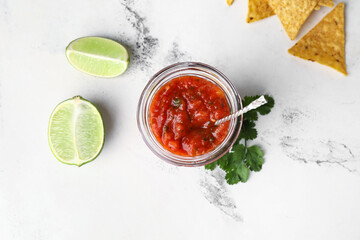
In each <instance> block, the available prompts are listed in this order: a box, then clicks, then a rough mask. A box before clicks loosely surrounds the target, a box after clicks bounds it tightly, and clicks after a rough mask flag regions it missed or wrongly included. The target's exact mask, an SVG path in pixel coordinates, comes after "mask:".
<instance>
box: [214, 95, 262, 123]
mask: <svg viewBox="0 0 360 240" xmlns="http://www.w3.org/2000/svg"><path fill="white" fill-rule="evenodd" d="M266 103H267V101H266V99H265V97H264V95H263V96H261V97H259V98H258V99H256V100H254V101H252V102H251V103H250V104H249V105H247V106H246V107H244V108H243V109H241V110H240V111H237V112H235V113H233V114H231V115H229V116H227V117H224V118H222V119H219V120H217V121H216V122H215V125H219V124H222V123H224V122H227V121H229V120H231V119H233V118H237V117H239V116H240V115H243V114H244V113H246V112H248V111H250V110H253V109H256V108H258V107H260V106H262V105H264V104H266Z"/></svg>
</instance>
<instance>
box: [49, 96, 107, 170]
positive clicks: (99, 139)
mask: <svg viewBox="0 0 360 240" xmlns="http://www.w3.org/2000/svg"><path fill="white" fill-rule="evenodd" d="M104 135H105V133H104V124H103V120H102V117H101V114H100V112H99V111H98V110H97V108H96V107H95V106H94V105H93V104H92V103H91V102H89V101H87V100H85V99H83V98H82V97H80V96H76V97H73V98H71V99H69V100H66V101H64V102H62V103H60V104H59V105H58V106H57V107H56V108H55V110H54V111H53V113H52V114H51V117H50V122H49V129H48V138H49V144H50V148H51V151H52V152H53V153H54V155H55V157H56V158H57V159H58V160H59V161H60V162H63V163H66V164H70V165H77V166H81V165H83V164H85V163H87V162H90V161H92V160H94V159H95V158H96V157H97V156H98V155H99V153H100V152H101V149H102V147H103V145H104Z"/></svg>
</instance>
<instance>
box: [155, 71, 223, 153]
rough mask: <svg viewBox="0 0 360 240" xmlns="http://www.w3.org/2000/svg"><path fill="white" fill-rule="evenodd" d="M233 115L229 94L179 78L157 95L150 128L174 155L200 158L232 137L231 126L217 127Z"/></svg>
mask: <svg viewBox="0 0 360 240" xmlns="http://www.w3.org/2000/svg"><path fill="white" fill-rule="evenodd" d="M229 114H230V108H229V104H228V102H227V100H226V96H225V93H224V92H223V91H222V90H221V89H220V88H219V87H218V86H217V85H215V84H213V83H211V82H209V81H207V80H205V79H203V78H199V77H196V76H183V77H178V78H175V79H173V80H171V81H170V82H168V83H167V84H165V85H164V86H163V87H161V88H160V90H159V91H158V92H157V93H156V95H155V96H154V99H153V100H152V103H151V107H150V124H151V129H152V131H153V133H154V134H155V136H156V138H157V140H158V141H159V142H160V143H161V144H162V145H163V146H164V147H165V148H166V149H167V150H169V151H170V152H172V153H174V154H177V155H181V156H198V155H202V154H205V153H207V152H209V151H211V150H213V149H215V148H216V147H217V146H218V145H219V144H220V143H221V142H222V141H223V140H224V139H225V137H226V135H227V134H228V128H229V122H225V123H222V124H220V125H219V126H215V125H214V123H215V121H216V120H218V119H221V118H223V117H226V116H227V115H229Z"/></svg>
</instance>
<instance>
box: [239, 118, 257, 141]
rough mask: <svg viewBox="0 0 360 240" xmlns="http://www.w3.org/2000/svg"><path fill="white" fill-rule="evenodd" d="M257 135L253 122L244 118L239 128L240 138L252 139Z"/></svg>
mask: <svg viewBox="0 0 360 240" xmlns="http://www.w3.org/2000/svg"><path fill="white" fill-rule="evenodd" d="M256 137H257V131H256V129H255V123H254V122H252V121H250V120H247V119H245V120H244V121H243V125H242V127H241V130H240V139H245V140H253V139H255V138H256Z"/></svg>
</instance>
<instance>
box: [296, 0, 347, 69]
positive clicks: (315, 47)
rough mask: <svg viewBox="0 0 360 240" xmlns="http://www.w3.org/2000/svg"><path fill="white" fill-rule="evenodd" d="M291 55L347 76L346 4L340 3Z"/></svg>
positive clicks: (301, 40) (302, 40) (303, 39)
mask: <svg viewBox="0 0 360 240" xmlns="http://www.w3.org/2000/svg"><path fill="white" fill-rule="evenodd" d="M289 53H290V54H292V55H294V56H296V57H300V58H303V59H306V60H310V61H315V62H318V63H321V64H323V65H326V66H329V67H332V68H334V69H336V70H338V71H339V72H341V73H343V74H345V75H347V72H346V64H345V27H344V3H339V4H338V5H337V6H336V8H334V9H333V10H332V11H331V12H330V13H329V14H328V15H326V16H325V17H324V18H323V19H322V20H321V21H320V22H319V23H318V24H317V25H316V26H315V27H314V28H313V29H312V30H311V31H310V32H309V33H308V34H306V35H305V36H304V37H303V38H302V39H300V41H299V42H298V43H296V44H295V45H294V46H293V47H292V48H290V49H289Z"/></svg>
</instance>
